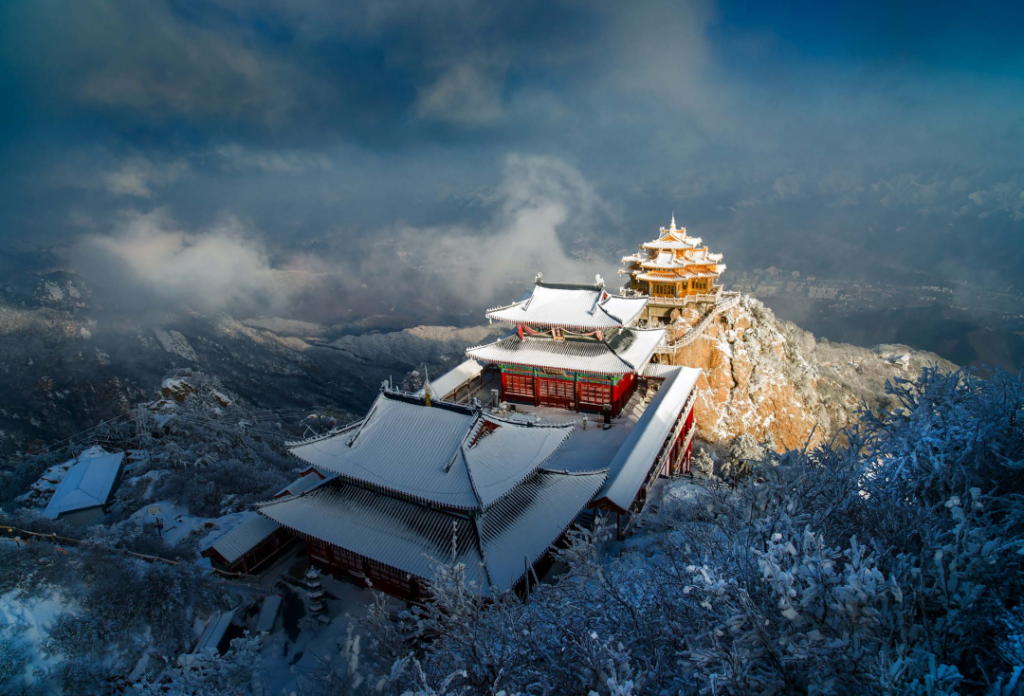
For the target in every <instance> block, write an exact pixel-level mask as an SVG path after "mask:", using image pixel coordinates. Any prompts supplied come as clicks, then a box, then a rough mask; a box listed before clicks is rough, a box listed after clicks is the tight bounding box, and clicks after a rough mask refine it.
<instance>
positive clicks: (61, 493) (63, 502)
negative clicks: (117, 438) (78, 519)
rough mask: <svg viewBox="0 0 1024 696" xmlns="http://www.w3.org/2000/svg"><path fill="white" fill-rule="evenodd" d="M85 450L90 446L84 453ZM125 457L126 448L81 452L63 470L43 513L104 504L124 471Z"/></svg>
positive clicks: (55, 513) (54, 514) (49, 514)
mask: <svg viewBox="0 0 1024 696" xmlns="http://www.w3.org/2000/svg"><path fill="white" fill-rule="evenodd" d="M86 453H90V450H86V452H84V453H83V455H84V454H86ZM123 461H124V452H117V453H116V454H108V453H106V452H104V453H103V454H96V453H90V454H88V456H85V457H84V458H83V457H82V456H79V458H78V462H77V463H76V464H75V465H74V466H72V467H71V468H70V469H68V471H67V473H66V474H64V476H63V478H62V479H61V482H60V484H59V485H58V486H57V490H56V491H54V493H53V497H52V498H50V502H49V503H48V504H47V506H46V511H45V512H44V513H43V514H45V515H46V516H47V517H49V518H51V519H57V517H59V516H60V515H62V514H64V513H66V512H73V511H75V510H84V509H87V508H92V507H97V506H102V505H105V504H106V503H107V500H108V499H109V498H110V493H111V491H112V490H113V487H114V483H115V482H116V481H117V477H118V475H120V473H121V466H122V463H123Z"/></svg>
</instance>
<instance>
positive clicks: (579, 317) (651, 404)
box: [222, 275, 701, 601]
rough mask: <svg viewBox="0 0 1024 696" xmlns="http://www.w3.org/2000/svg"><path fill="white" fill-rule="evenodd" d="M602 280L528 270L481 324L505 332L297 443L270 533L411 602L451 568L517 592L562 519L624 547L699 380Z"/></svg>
mask: <svg viewBox="0 0 1024 696" xmlns="http://www.w3.org/2000/svg"><path fill="white" fill-rule="evenodd" d="M596 281H597V282H595V283H594V284H593V285H566V284H557V283H545V282H544V281H543V278H542V277H541V276H540V275H538V276H537V278H536V280H535V283H534V286H533V288H531V290H530V292H529V293H527V295H526V296H525V297H524V298H523V299H521V300H520V301H518V302H514V303H512V304H510V305H506V306H503V307H497V308H495V309H492V310H489V311H488V312H487V316H488V318H489V319H490V320H491V321H492V322H494V321H497V322H500V323H502V324H505V325H507V326H508V327H509V328H510V331H509V334H508V335H507V336H505V337H504V338H501V339H499V340H497V341H494V342H493V343H488V344H486V345H481V346H476V347H473V348H469V349H467V351H466V354H467V359H466V360H465V361H464V362H462V363H461V364H459V365H457V366H456V367H454V368H453V369H452V370H450V371H449V372H447V373H445V374H443V375H441V376H439V377H437V378H436V379H433V380H431V379H429V378H428V379H427V380H426V381H425V383H424V385H423V388H422V389H421V390H420V391H418V392H416V393H414V394H409V393H405V392H401V391H397V390H394V389H393V388H391V387H389V386H388V384H387V383H385V384H384V385H382V387H381V391H380V394H379V395H378V397H377V399H376V401H375V402H374V403H373V406H372V407H371V408H370V411H369V413H368V414H367V415H366V417H365V418H362V419H360V420H358V421H356V422H354V423H351V424H349V425H347V426H344V427H342V428H339V429H336V430H334V431H332V432H330V433H328V434H327V435H323V436H318V437H313V438H310V439H307V440H302V441H299V442H295V443H291V444H290V445H289V451H290V453H291V454H292V455H293V456H294V457H296V458H297V459H298V460H299V461H300V462H301V463H302V467H301V468H302V470H303V472H304V474H305V475H304V476H303V477H302V478H300V479H299V480H297V481H295V482H293V483H292V484H290V485H289V486H288V487H286V488H285V489H282V491H280V493H279V494H278V496H277V497H276V499H275V500H273V501H269V502H267V503H264V504H263V505H262V506H260V508H259V513H260V515H261V516H262V517H263V518H265V519H266V522H267V524H266V527H267V529H273V530H277V529H280V530H284V531H286V532H287V533H288V534H290V535H292V536H294V537H297V538H299V539H302V540H304V541H305V546H306V553H307V555H308V558H309V561H310V564H311V565H314V566H317V567H319V568H322V569H323V570H325V571H327V572H329V573H331V574H333V575H335V576H337V577H342V578H347V579H349V580H351V581H353V582H355V583H357V584H361V585H372V586H373V587H375V588H378V589H381V590H383V591H385V592H387V593H389V594H392V595H394V596H397V597H400V598H403V599H406V600H411V601H420V600H422V599H425V598H427V597H428V596H429V588H430V583H431V581H432V579H433V577H434V569H435V566H436V563H438V562H442V563H459V564H462V565H463V567H464V569H465V571H464V572H465V574H466V579H467V581H469V582H472V583H474V584H475V585H476V586H477V587H478V588H480V590H481V591H482V592H483V593H484V594H492V593H497V592H504V591H508V590H515V591H519V592H523V591H528V590H529V588H530V585H531V583H535V582H536V581H537V579H538V578H539V577H543V576H544V573H545V571H546V569H547V568H548V567H550V563H549V561H550V559H551V554H550V551H551V549H552V548H554V547H555V546H557V545H558V544H559V543H560V541H561V540H562V538H563V536H564V535H565V533H566V532H567V531H568V530H569V529H570V528H571V527H572V526H573V525H577V526H584V527H590V526H593V525H595V524H597V523H599V522H600V521H602V520H605V521H607V523H608V524H609V525H611V526H612V528H613V529H614V530H615V532H616V536H617V538H619V539H622V538H624V537H625V535H626V534H627V533H628V531H629V529H630V528H631V525H632V523H633V521H634V520H635V519H636V516H637V514H638V513H640V512H641V511H642V510H643V509H644V507H645V506H646V504H647V501H648V500H649V498H650V496H651V495H652V492H653V491H654V488H655V484H656V483H657V481H658V480H659V479H660V478H663V477H672V476H678V475H680V474H684V473H687V472H689V470H690V460H691V456H692V447H693V437H694V434H695V433H696V423H695V420H694V403H695V400H696V383H697V379H698V378H699V376H700V374H701V373H700V370H697V369H693V368H688V367H676V366H672V365H667V364H652V357H653V356H654V355H655V353H656V351H657V350H658V349H659V346H663V342H662V341H663V338H664V337H665V335H666V331H665V329H660V328H659V329H642V328H637V323H638V321H640V318H641V317H642V316H643V313H644V311H645V309H646V308H647V303H648V298H647V297H644V296H639V295H636V296H628V297H627V296H621V295H612V294H610V293H608V292H607V291H606V290H605V287H604V283H603V281H601V279H600V277H597V279H596ZM492 387H497V389H494V390H493V392H492ZM489 392H490V393H491V394H492V396H493V395H497V394H494V392H498V393H499V394H500V396H501V399H500V400H495V399H493V398H491V399H487V398H486V397H487V395H488V393H489ZM481 397H484V398H483V399H481ZM508 401H512V402H513V403H514V404H517V406H510V405H509V404H508V403H507V402H508ZM485 402H486V403H488V406H485V405H484V403H485ZM580 410H591V411H599V412H601V413H602V414H604V415H606V416H608V417H607V418H603V419H601V420H602V422H601V423H600V424H599V423H598V422H597V419H593V420H592V421H588V417H587V416H586V415H584V416H580V415H578V414H577V411H580ZM612 416H614V420H613V418H612ZM588 426H589V427H588ZM228 551H230V552H231V553H230V554H228ZM222 555H230V556H232V557H234V556H239V555H240V552H239V551H238V550H237V549H228V550H225V551H224V553H223V554H222Z"/></svg>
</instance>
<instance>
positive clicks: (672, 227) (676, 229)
mask: <svg viewBox="0 0 1024 696" xmlns="http://www.w3.org/2000/svg"><path fill="white" fill-rule="evenodd" d="M669 231H670V232H678V231H679V229H678V228H677V227H676V211H674V210H673V211H672V225H671V227H669Z"/></svg>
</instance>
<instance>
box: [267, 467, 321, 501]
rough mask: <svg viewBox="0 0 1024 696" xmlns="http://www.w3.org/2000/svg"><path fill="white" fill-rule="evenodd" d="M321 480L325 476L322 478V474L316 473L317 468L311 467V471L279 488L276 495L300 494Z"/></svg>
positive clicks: (277, 496)
mask: <svg viewBox="0 0 1024 696" xmlns="http://www.w3.org/2000/svg"><path fill="white" fill-rule="evenodd" d="M321 481H323V478H321V477H320V475H319V474H317V473H316V470H315V469H313V468H312V467H311V468H310V471H309V472H307V473H304V474H303V475H302V476H300V477H299V478H297V479H295V480H294V481H292V482H291V483H289V484H288V485H287V486H285V487H284V488H282V489H281V490H279V491H278V492H277V493H275V494H274V497H275V498H281V497H283V496H286V495H298V494H299V493H303V492H305V491H308V490H309V489H310V488H312V487H313V486H315V485H316V484H318V483H320V482H321Z"/></svg>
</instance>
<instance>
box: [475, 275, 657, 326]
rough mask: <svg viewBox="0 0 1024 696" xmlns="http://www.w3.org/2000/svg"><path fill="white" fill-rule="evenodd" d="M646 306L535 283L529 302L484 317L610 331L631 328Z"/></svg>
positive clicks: (599, 292) (592, 289)
mask: <svg viewBox="0 0 1024 696" xmlns="http://www.w3.org/2000/svg"><path fill="white" fill-rule="evenodd" d="M646 306H647V298H646V297H621V296H618V295H610V294H608V293H607V292H606V291H605V289H604V288H603V287H599V286H596V285H593V286H589V285H581V286H568V285H566V286H559V285H550V284H543V283H538V284H537V285H536V286H535V287H534V289H533V292H532V293H531V295H530V296H529V297H528V298H526V299H524V300H520V301H519V302H516V303H514V304H511V305H508V306H506V307H498V308H496V309H492V310H490V311H488V312H487V317H488V319H491V320H493V321H503V322H508V323H511V324H533V325H543V326H562V327H572V328H581V329H610V328H615V327H619V326H630V325H631V324H633V323H634V322H635V321H636V319H637V317H639V316H640V313H641V312H643V310H644V307H646Z"/></svg>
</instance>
